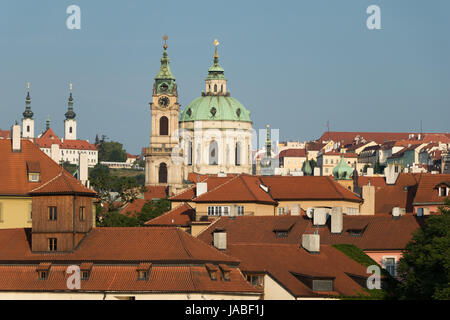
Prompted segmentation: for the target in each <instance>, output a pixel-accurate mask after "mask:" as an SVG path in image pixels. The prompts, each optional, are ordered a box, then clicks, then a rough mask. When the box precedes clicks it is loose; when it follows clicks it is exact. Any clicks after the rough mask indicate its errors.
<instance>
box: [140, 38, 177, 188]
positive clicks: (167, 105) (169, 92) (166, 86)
mask: <svg viewBox="0 0 450 320" xmlns="http://www.w3.org/2000/svg"><path fill="white" fill-rule="evenodd" d="M163 39H164V46H163V48H164V51H163V56H162V58H161V66H160V68H159V72H158V74H157V75H156V77H155V82H154V84H153V95H152V101H151V102H150V112H151V135H150V148H146V150H145V184H146V185H152V186H169V187H171V188H172V189H173V188H175V189H177V188H180V187H181V184H182V171H181V167H182V164H181V163H180V162H178V161H174V157H173V156H172V155H173V154H174V153H176V152H177V151H176V149H175V148H176V147H177V146H178V119H179V113H180V105H179V103H178V91H177V85H176V83H175V77H174V76H173V74H172V72H171V71H170V59H169V57H168V55H167V43H166V41H167V36H164V38H163Z"/></svg>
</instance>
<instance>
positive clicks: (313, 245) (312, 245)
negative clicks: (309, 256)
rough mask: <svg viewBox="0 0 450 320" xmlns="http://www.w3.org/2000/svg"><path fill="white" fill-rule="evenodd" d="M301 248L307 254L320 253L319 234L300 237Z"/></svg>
mask: <svg viewBox="0 0 450 320" xmlns="http://www.w3.org/2000/svg"><path fill="white" fill-rule="evenodd" d="M302 247H303V248H305V250H306V251H308V252H309V253H319V252H320V235H319V234H304V235H302Z"/></svg>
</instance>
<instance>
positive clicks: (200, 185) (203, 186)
mask: <svg viewBox="0 0 450 320" xmlns="http://www.w3.org/2000/svg"><path fill="white" fill-rule="evenodd" d="M196 189H197V193H196V196H197V197H198V196H201V195H202V194H204V193H206V192H208V183H206V182H197V185H196Z"/></svg>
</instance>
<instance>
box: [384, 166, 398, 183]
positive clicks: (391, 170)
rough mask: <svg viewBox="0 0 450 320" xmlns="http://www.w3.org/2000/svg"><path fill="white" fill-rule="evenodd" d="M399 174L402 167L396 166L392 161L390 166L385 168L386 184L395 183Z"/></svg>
mask: <svg viewBox="0 0 450 320" xmlns="http://www.w3.org/2000/svg"><path fill="white" fill-rule="evenodd" d="M396 171H397V172H396ZM399 174H400V169H399V168H398V167H397V168H396V167H395V165H394V164H392V163H390V164H388V166H387V167H386V168H384V175H385V177H386V184H395V182H396V181H397V178H398V175H399Z"/></svg>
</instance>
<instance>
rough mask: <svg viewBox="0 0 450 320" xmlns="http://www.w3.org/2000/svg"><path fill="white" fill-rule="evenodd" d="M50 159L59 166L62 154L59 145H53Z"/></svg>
mask: <svg viewBox="0 0 450 320" xmlns="http://www.w3.org/2000/svg"><path fill="white" fill-rule="evenodd" d="M50 158H52V160H53V161H55V162H56V163H58V164H59V160H60V159H61V157H60V152H59V144H56V143H54V144H52V145H51V147H50Z"/></svg>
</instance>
